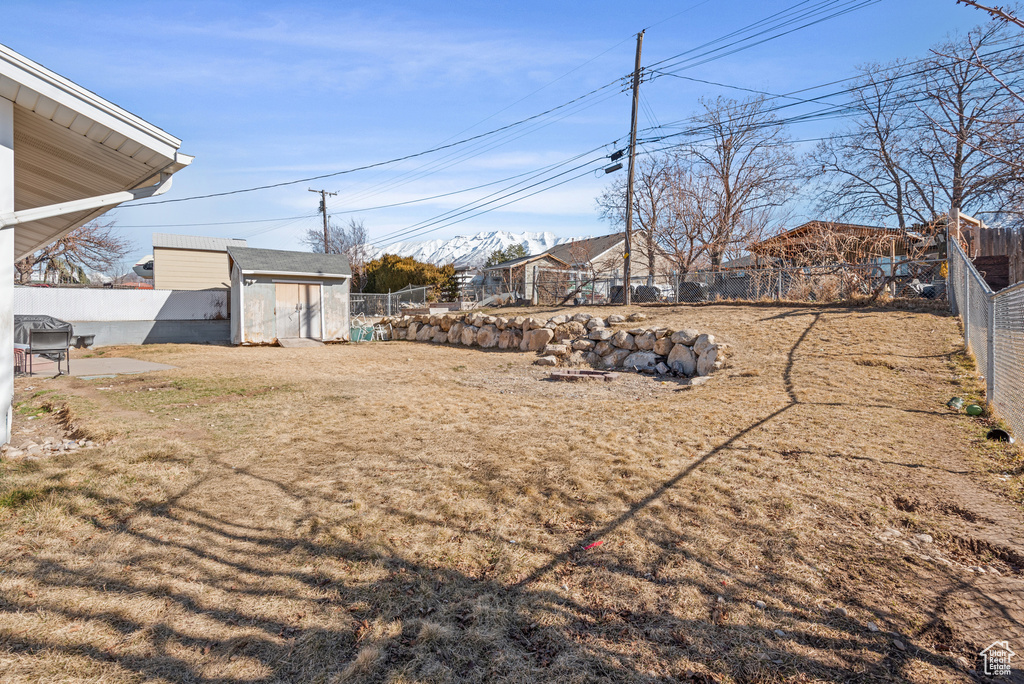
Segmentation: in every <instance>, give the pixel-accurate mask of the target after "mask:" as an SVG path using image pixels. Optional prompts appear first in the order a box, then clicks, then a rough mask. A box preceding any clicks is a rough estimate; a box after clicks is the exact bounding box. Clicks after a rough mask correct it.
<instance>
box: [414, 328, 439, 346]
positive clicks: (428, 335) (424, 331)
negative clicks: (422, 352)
mask: <svg viewBox="0 0 1024 684" xmlns="http://www.w3.org/2000/svg"><path fill="white" fill-rule="evenodd" d="M435 330H440V328H438V327H436V326H433V325H424V326H420V329H419V331H418V332H417V333H416V341H417V342H426V341H427V340H432V339H434V331H435Z"/></svg>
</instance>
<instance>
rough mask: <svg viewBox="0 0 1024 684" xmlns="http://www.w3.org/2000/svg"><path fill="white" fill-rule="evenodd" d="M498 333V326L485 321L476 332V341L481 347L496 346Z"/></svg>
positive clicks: (489, 347)
mask: <svg viewBox="0 0 1024 684" xmlns="http://www.w3.org/2000/svg"><path fill="white" fill-rule="evenodd" d="M498 334H499V333H498V326H496V325H494V324H493V323H487V324H485V325H484V326H483V327H482V328H480V330H479V331H478V332H477V334H476V343H477V344H478V345H480V347H481V348H483V349H491V348H493V347H497V346H498Z"/></svg>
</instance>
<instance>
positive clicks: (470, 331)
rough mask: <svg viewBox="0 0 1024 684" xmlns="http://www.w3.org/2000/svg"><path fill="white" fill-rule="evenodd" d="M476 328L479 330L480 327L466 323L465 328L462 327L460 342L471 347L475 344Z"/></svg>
mask: <svg viewBox="0 0 1024 684" xmlns="http://www.w3.org/2000/svg"><path fill="white" fill-rule="evenodd" d="M478 330H480V328H478V327H476V326H475V325H467V326H466V327H465V328H463V329H462V338H461V341H462V344H464V345H466V346H467V347H472V346H473V345H474V344H476V333H477V331H478Z"/></svg>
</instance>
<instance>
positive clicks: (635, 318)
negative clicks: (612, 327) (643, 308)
mask: <svg viewBox="0 0 1024 684" xmlns="http://www.w3.org/2000/svg"><path fill="white" fill-rule="evenodd" d="M626 320H627V321H629V322H630V323H637V322H639V321H646V320H647V314H642V313H639V312H637V313H631V314H629V316H627V317H626Z"/></svg>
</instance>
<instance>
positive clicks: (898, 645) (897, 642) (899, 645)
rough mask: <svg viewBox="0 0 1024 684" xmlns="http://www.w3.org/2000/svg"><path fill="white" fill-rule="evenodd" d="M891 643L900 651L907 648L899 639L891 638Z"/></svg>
mask: <svg viewBox="0 0 1024 684" xmlns="http://www.w3.org/2000/svg"><path fill="white" fill-rule="evenodd" d="M892 645H893V646H895V647H896V648H898V649H899V650H901V651H906V650H907V646H906V644H904V643H903V642H902V641H900V640H899V639H893V640H892Z"/></svg>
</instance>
